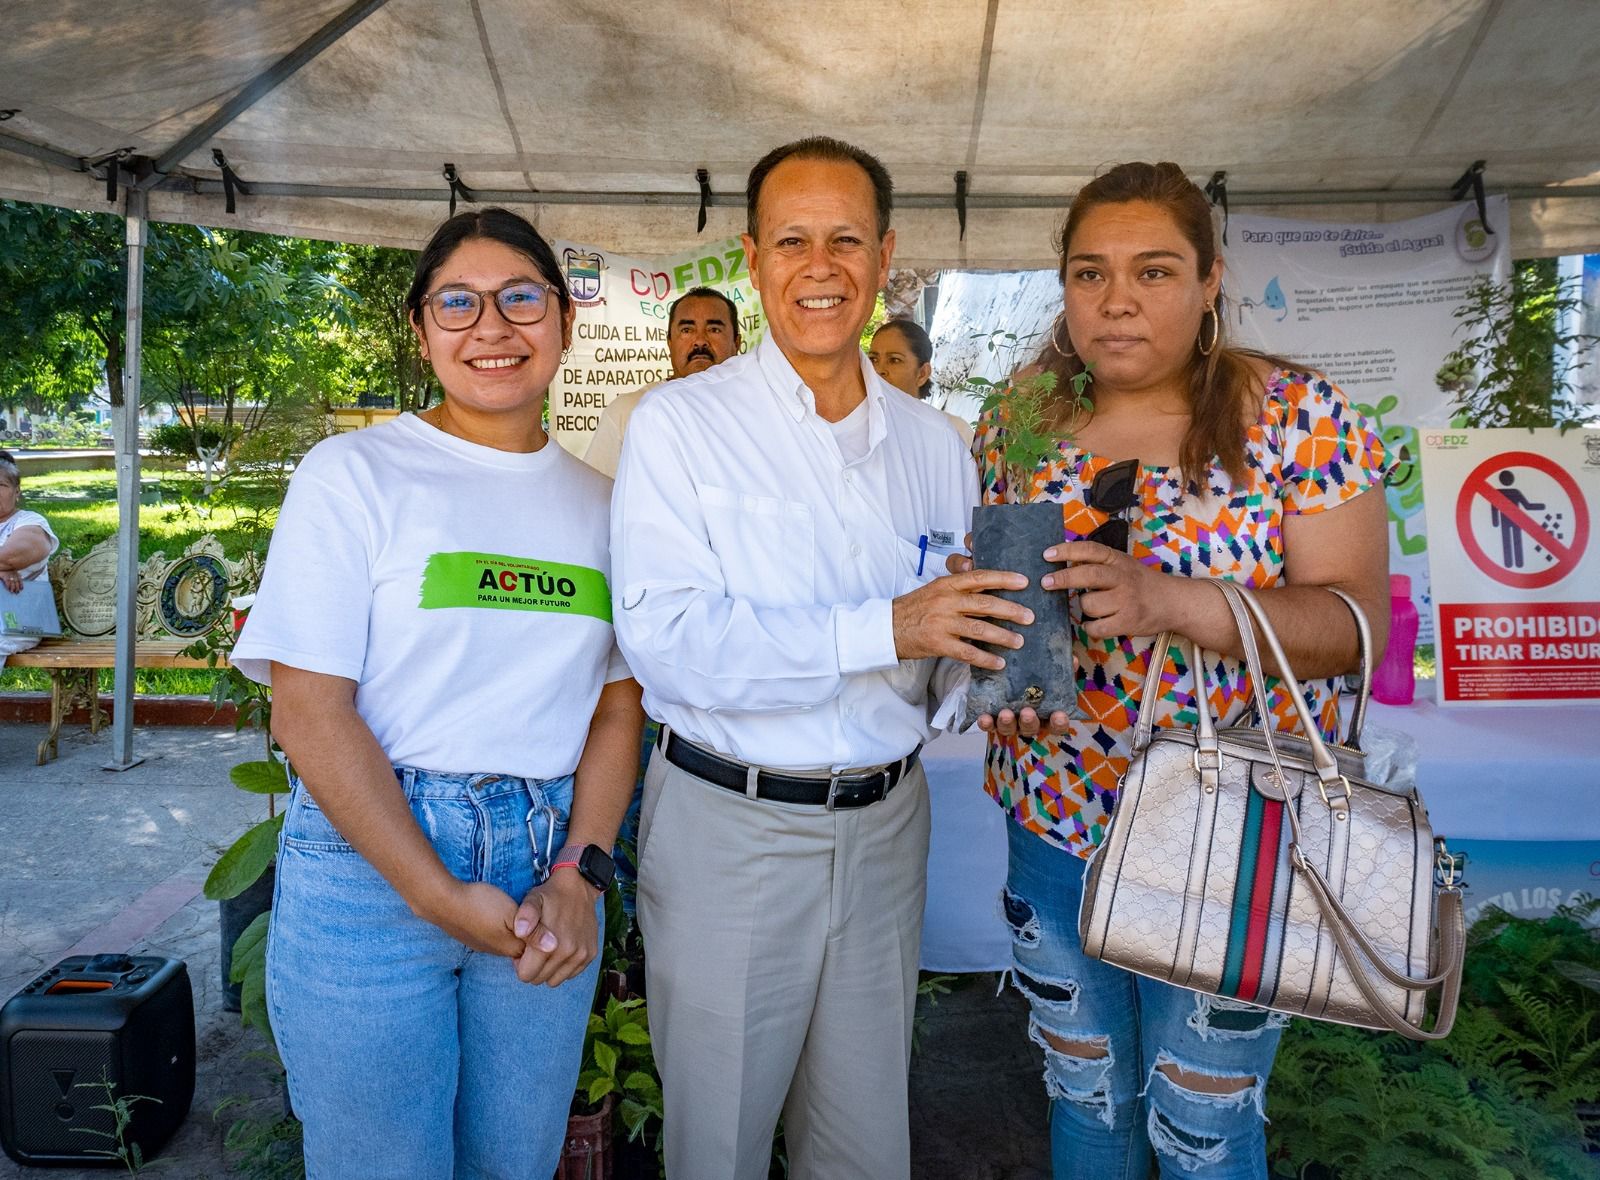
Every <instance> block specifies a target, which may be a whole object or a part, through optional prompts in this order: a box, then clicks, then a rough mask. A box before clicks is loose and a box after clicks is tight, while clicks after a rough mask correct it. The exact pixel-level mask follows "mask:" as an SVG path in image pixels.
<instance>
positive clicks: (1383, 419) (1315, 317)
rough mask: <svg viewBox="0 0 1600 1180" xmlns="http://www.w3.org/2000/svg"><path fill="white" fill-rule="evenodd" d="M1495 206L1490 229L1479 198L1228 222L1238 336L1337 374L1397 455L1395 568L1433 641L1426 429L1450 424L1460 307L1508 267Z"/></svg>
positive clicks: (1496, 203) (1506, 236)
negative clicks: (1432, 208) (1386, 210)
mask: <svg viewBox="0 0 1600 1180" xmlns="http://www.w3.org/2000/svg"><path fill="white" fill-rule="evenodd" d="M1487 212H1488V219H1489V225H1488V227H1486V226H1485V225H1484V223H1483V220H1482V219H1481V218H1480V217H1479V215H1478V207H1477V204H1476V203H1475V202H1471V201H1468V202H1463V203H1462V204H1459V205H1456V206H1453V207H1452V208H1450V209H1446V210H1444V211H1442V212H1439V213H1432V214H1429V215H1427V216H1425V217H1415V218H1411V219H1410V220H1407V221H1390V222H1377V223H1355V222H1329V221H1291V220H1287V219H1283V218H1275V217H1256V216H1252V215H1249V214H1234V215H1233V217H1231V218H1230V219H1229V221H1228V245H1227V248H1226V249H1227V259H1228V278H1227V288H1228V295H1229V300H1230V307H1231V310H1230V312H1229V315H1230V316H1231V317H1232V320H1233V322H1232V323H1230V324H1229V325H1228V327H1229V329H1230V330H1231V331H1232V333H1233V335H1234V339H1235V340H1237V341H1239V342H1240V343H1242V344H1245V345H1248V346H1251V347H1255V348H1260V349H1263V350H1264V351H1267V352H1273V353H1278V354H1281V355H1283V356H1287V357H1289V358H1291V359H1293V360H1295V361H1298V362H1301V363H1303V364H1306V365H1309V366H1310V367H1312V368H1314V369H1318V370H1320V371H1321V372H1323V373H1326V374H1327V375H1328V377H1329V378H1330V379H1331V380H1333V381H1334V382H1335V383H1336V384H1337V385H1338V386H1339V387H1340V388H1342V389H1343V390H1344V391H1345V393H1346V394H1348V395H1349V397H1350V400H1351V401H1352V402H1354V403H1356V406H1357V408H1358V409H1360V410H1361V412H1362V413H1363V414H1365V415H1366V417H1367V419H1368V420H1369V421H1370V422H1371V423H1372V425H1373V427H1374V428H1375V429H1376V430H1378V431H1379V432H1380V433H1381V435H1382V436H1383V441H1384V445H1385V446H1386V447H1387V448H1388V450H1389V453H1390V454H1391V455H1393V456H1394V457H1396V458H1397V459H1399V461H1400V466H1399V468H1398V469H1397V470H1396V472H1395V474H1394V476H1393V477H1392V478H1391V479H1390V481H1389V484H1388V487H1387V489H1386V495H1387V497H1388V506H1389V536H1390V558H1389V568H1390V569H1391V570H1392V571H1393V572H1394V573H1400V574H1409V575H1410V576H1411V584H1412V587H1413V593H1414V594H1415V595H1416V599H1417V610H1418V613H1419V614H1420V615H1421V617H1422V633H1421V635H1420V636H1419V638H1420V639H1421V641H1422V642H1429V641H1431V639H1432V635H1431V633H1430V627H1431V622H1430V616H1431V612H1430V611H1429V609H1428V608H1429V604H1430V603H1431V601H1432V594H1431V591H1430V589H1429V584H1428V563H1427V548H1428V541H1427V533H1426V530H1425V528H1424V513H1423V492H1422V476H1421V473H1420V471H1419V469H1418V465H1417V456H1418V431H1419V428H1423V427H1428V426H1435V427H1442V426H1445V425H1447V424H1448V423H1449V421H1450V410H1449V407H1450V401H1451V395H1449V394H1447V393H1445V392H1444V391H1442V390H1441V389H1440V388H1439V386H1438V384H1437V383H1436V382H1435V380H1434V374H1435V373H1436V372H1437V371H1438V369H1439V365H1440V363H1441V362H1442V361H1443V360H1444V358H1445V356H1446V355H1447V354H1449V353H1450V352H1451V350H1453V349H1454V348H1456V347H1457V346H1458V345H1459V344H1460V343H1461V342H1462V337H1461V336H1460V335H1459V334H1458V332H1457V328H1458V326H1459V324H1460V321H1459V320H1457V319H1456V316H1455V311H1456V309H1457V308H1458V307H1460V306H1461V304H1462V302H1463V300H1464V298H1465V296H1466V292H1467V289H1468V288H1469V287H1470V286H1471V285H1472V284H1473V282H1475V281H1476V280H1477V279H1478V278H1479V277H1480V276H1485V275H1487V276H1492V277H1494V278H1496V279H1501V280H1503V279H1505V278H1506V277H1507V275H1508V274H1509V273H1510V265H1511V242H1510V234H1511V231H1510V228H1509V218H1508V212H1507V204H1506V199H1505V198H1504V197H1493V198H1490V199H1489V201H1488V202H1487ZM1489 228H1492V229H1493V231H1494V232H1493V233H1490V232H1488V229H1489Z"/></svg>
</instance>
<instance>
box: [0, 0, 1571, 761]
mask: <svg viewBox="0 0 1600 1180" xmlns="http://www.w3.org/2000/svg"><path fill="white" fill-rule="evenodd" d="M5 17H6V19H5V22H4V28H5V41H4V44H3V45H0V196H5V197H11V198H16V199H21V200H28V201H42V202H48V203H52V204H58V205H66V206H71V207H78V208H88V209H105V210H116V211H120V212H123V213H125V214H126V215H127V217H128V225H129V241H130V262H132V263H133V265H130V267H129V290H130V298H129V332H128V336H129V345H130V347H129V349H128V356H129V365H130V373H129V374H128V381H127V383H126V385H127V389H128V394H127V398H126V400H125V404H124V405H123V406H122V407H121V408H120V412H119V422H120V428H119V431H118V443H117V445H118V451H119V462H118V470H119V478H120V500H121V504H122V508H123V519H124V521H126V522H127V527H125V528H124V529H123V530H122V556H123V558H124V564H123V566H122V568H121V571H120V572H121V581H120V589H119V593H120V594H121V597H122V600H123V601H122V604H121V605H122V607H123V609H124V612H125V613H123V614H121V615H119V628H118V634H119V635H120V636H121V637H122V641H121V642H122V644H123V646H124V648H125V649H126V650H125V653H124V655H125V658H123V659H121V660H120V661H119V664H118V668H117V679H116V704H117V708H116V721H115V725H114V729H113V738H114V758H113V764H114V765H117V764H120V765H128V764H131V761H132V755H131V727H132V709H131V702H132V660H131V657H132V642H133V641H132V632H133V628H132V626H131V617H132V594H133V586H134V578H133V577H132V575H131V570H132V568H133V566H132V562H133V560H134V558H135V557H136V556H137V535H136V524H135V522H136V519H137V518H136V513H135V509H136V504H135V500H136V494H137V488H138V455H137V448H136V446H135V442H136V439H135V418H136V410H137V404H138V403H137V397H138V359H137V358H138V353H137V349H136V348H135V347H134V345H135V344H136V342H137V339H138V331H139V325H138V308H139V302H140V300H139V298H138V284H139V283H140V281H141V279H140V269H139V266H138V265H137V261H136V259H137V251H138V248H139V246H140V244H141V243H142V241H143V233H144V228H143V227H144V224H145V218H146V216H148V217H150V218H154V219H156V220H167V221H181V222H194V223H199V224H206V225H225V226H237V227H241V228H248V229H258V230H266V231H270V232H276V233H287V234H298V235H305V236H311V237H328V238H337V239H344V240H349V241H365V242H378V243H384V244H391V245H411V246H414V245H417V244H419V243H420V242H421V241H422V240H423V239H424V238H425V237H426V236H427V234H428V232H429V231H430V230H431V228H432V227H433V226H434V225H435V224H437V222H438V221H439V220H440V219H441V218H442V216H443V215H444V214H445V212H446V208H447V202H448V201H449V200H450V199H451V196H452V187H451V186H450V184H448V183H447V180H446V172H447V171H450V172H451V173H452V174H453V175H454V176H455V177H456V178H457V184H456V187H455V189H454V195H455V196H456V197H457V199H460V200H465V199H476V200H479V201H482V202H489V201H493V202H499V203H506V204H514V205H517V206H519V207H521V208H523V209H524V211H525V212H527V213H528V214H529V215H530V216H531V217H532V218H533V219H534V220H535V221H536V222H537V223H538V224H539V226H540V228H541V229H542V230H543V231H544V232H545V233H546V235H547V236H550V237H559V238H567V239H571V240H576V241H583V242H593V243H595V244H597V245H602V246H605V247H608V248H612V249H617V250H621V251H625V252H626V253H628V254H633V255H649V254H659V253H671V252H676V251H679V250H683V249H686V248H688V247H690V246H692V245H693V244H694V243H695V242H696V241H697V240H708V239H712V238H719V237H723V236H726V235H728V234H731V233H736V232H738V230H739V229H741V228H742V225H743V196H742V187H743V182H744V176H745V173H746V172H747V171H748V169H749V167H750V165H751V164H752V163H753V162H754V161H755V160H756V159H757V158H758V157H759V156H760V155H761V154H762V153H763V152H764V151H766V150H767V149H768V148H770V147H772V146H773V145H775V144H778V143H782V142H785V141H787V140H790V139H793V138H796V137H798V136H801V135H806V134H814V133H819V132H820V133H826V134H832V135H836V136H839V137H841V138H844V139H848V140H850V141H852V142H855V143H858V144H860V145H861V146H863V147H865V148H867V149H869V150H871V151H873V152H875V153H877V154H878V155H879V156H880V157H881V158H882V159H883V160H884V161H885V163H886V164H888V166H889V168H890V170H891V172H892V173H893V174H894V176H895V180H896V183H897V185H898V188H899V191H900V196H899V198H898V200H897V211H896V216H895V222H896V226H897V230H898V239H899V245H898V254H897V258H896V262H897V263H898V264H901V265H911V266H926V267H954V268H965V269H975V268H976V269H984V268H988V269H1028V268H1035V267H1041V266H1050V265H1052V264H1053V259H1052V250H1051V236H1052V233H1053V231H1054V229H1055V227H1056V225H1057V223H1058V222H1059V220H1060V217H1061V211H1062V209H1063V207H1064V205H1065V201H1066V197H1067V195H1068V194H1070V193H1071V192H1072V191H1073V190H1074V189H1076V188H1077V187H1078V185H1079V184H1081V183H1082V182H1083V181H1084V180H1085V179H1087V178H1089V177H1090V176H1092V175H1094V174H1095V172H1096V171H1097V170H1099V169H1100V168H1102V167H1103V166H1105V165H1106V164H1108V163H1112V162H1116V161H1119V160H1126V159H1140V158H1143V159H1155V158H1160V159H1175V160H1178V161H1179V162H1181V163H1183V164H1184V165H1185V167H1187V168H1188V169H1189V170H1190V172H1191V174H1192V175H1194V176H1195V177H1196V179H1199V180H1202V181H1204V180H1206V179H1207V178H1210V177H1212V176H1214V175H1215V174H1216V173H1219V172H1221V173H1225V176H1226V181H1225V183H1226V190H1227V194H1228V200H1229V204H1230V206H1231V207H1242V206H1246V205H1248V206H1250V207H1252V208H1254V209H1256V210H1257V211H1261V210H1262V209H1263V208H1265V209H1267V210H1272V209H1279V210H1281V211H1285V212H1287V211H1289V209H1290V208H1291V207H1292V209H1293V212H1294V215H1296V216H1312V217H1314V216H1316V215H1317V211H1318V208H1319V207H1321V208H1322V209H1324V210H1325V211H1327V212H1329V213H1330V214H1331V213H1333V212H1335V211H1336V212H1337V215H1338V216H1340V217H1342V218H1360V219H1365V220H1374V221H1378V220H1385V219H1389V218H1394V217H1401V216H1410V215H1413V214H1415V213H1416V212H1418V211H1420V210H1419V208H1418V206H1419V205H1422V204H1434V205H1437V204H1440V203H1443V202H1444V201H1446V200H1448V199H1450V197H1451V193H1452V188H1453V187H1454V184H1455V182H1456V181H1457V178H1459V177H1461V176H1462V175H1463V172H1464V171H1465V170H1466V169H1468V167H1469V166H1470V165H1472V164H1473V162H1474V161H1478V160H1483V161H1486V169H1485V172H1484V175H1483V179H1484V182H1485V183H1486V184H1487V186H1488V188H1489V189H1490V191H1494V192H1505V193H1507V194H1508V195H1509V196H1510V197H1511V198H1512V210H1513V213H1512V236H1513V241H1514V242H1515V243H1516V247H1515V248H1516V251H1517V253H1518V254H1519V255H1521V256H1528V255H1549V254H1561V253H1575V252H1582V251H1586V250H1591V249H1596V248H1600V85H1597V82H1600V77H1597V72H1600V71H1597V69H1596V66H1595V64H1594V63H1595V62H1596V61H1597V60H1600V4H1596V3H1593V2H1591V0H1406V2H1405V3H1394V2H1393V0H1324V2H1322V3H1319V4H1317V5H1315V6H1311V5H1306V4H1285V3H1282V0H1147V2H1143V3H1131V2H1130V0H983V2H977V0H968V2H965V3H957V2H954V0H852V2H849V3H844V2H841V0H817V2H815V3H811V4H805V5H780V4H776V3H771V2H768V0H755V2H752V3H747V4H743V5H734V4H731V3H728V2H727V0H722V2H720V3H715V4H707V3H701V4H689V3H671V2H669V3H659V4H646V5H641V4H637V3H633V2H631V0H566V2H564V3H556V2H554V0H354V2H352V0H186V2H185V3H184V4H182V5H173V4H171V3H168V2H165V0H115V2H107V0H9V2H8V3H7V4H6V6H5ZM224 165H225V166H224ZM700 170H703V173H701V175H703V178H704V183H703V184H702V181H701V179H700V177H699V176H697V173H698V172H700ZM108 172H109V173H110V175H109V177H108ZM110 184H114V185H115V191H114V194H113V193H112V191H111V189H110V188H109V187H108V186H109V185H110ZM230 190H231V191H230ZM230 204H231V205H232V206H233V209H234V211H233V212H229V211H228V206H229V205H230ZM702 209H703V211H704V213H705V215H706V224H705V227H704V229H703V231H701V230H700V229H699V228H698V223H699V214H700V212H701V211H702ZM702 233H703V234H704V238H702V237H701V234H702Z"/></svg>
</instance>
